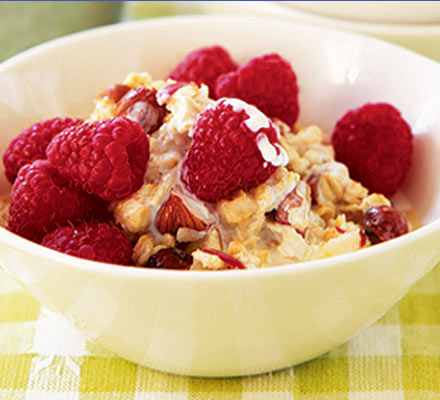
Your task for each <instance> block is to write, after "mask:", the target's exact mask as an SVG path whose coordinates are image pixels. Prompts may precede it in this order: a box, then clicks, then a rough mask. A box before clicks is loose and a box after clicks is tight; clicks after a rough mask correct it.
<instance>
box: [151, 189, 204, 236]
mask: <svg viewBox="0 0 440 400" xmlns="http://www.w3.org/2000/svg"><path fill="white" fill-rule="evenodd" d="M156 227H157V229H158V230H159V232H160V233H162V234H164V233H171V234H172V235H175V234H176V233H177V231H178V229H179V228H190V229H193V230H195V231H205V230H206V228H207V227H208V225H207V223H205V222H204V221H202V220H201V219H200V218H197V217H196V216H195V215H194V214H193V213H191V211H190V210H189V209H188V207H187V206H186V204H185V203H184V201H183V200H182V198H181V197H180V196H178V195H177V194H176V193H175V192H174V191H172V192H171V193H170V196H169V197H168V199H167V200H166V201H165V203H163V204H162V206H161V208H160V209H159V212H158V214H157V217H156Z"/></svg>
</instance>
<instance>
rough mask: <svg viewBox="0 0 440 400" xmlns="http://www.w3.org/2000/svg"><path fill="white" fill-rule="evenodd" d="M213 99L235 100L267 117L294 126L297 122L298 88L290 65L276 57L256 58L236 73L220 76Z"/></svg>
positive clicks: (273, 55) (274, 55) (272, 55)
mask: <svg viewBox="0 0 440 400" xmlns="http://www.w3.org/2000/svg"><path fill="white" fill-rule="evenodd" d="M215 96H216V98H221V97H237V98H239V99H243V100H244V101H246V102H247V103H249V104H252V105H254V106H255V107H257V108H259V109H260V110H261V111H262V112H263V113H264V114H266V115H267V116H268V117H270V118H279V119H280V120H282V121H284V122H285V123H287V124H289V125H290V126H293V125H294V124H295V122H296V120H297V119H298V114H299V105H298V85H297V82H296V75H295V72H294V71H293V69H292V66H291V65H290V64H289V62H287V61H286V60H284V59H283V58H282V57H281V56H279V55H278V54H266V55H264V56H261V57H256V58H253V59H251V60H250V61H248V62H247V63H246V64H244V65H242V66H241V67H240V68H239V69H238V70H236V71H234V72H230V73H228V74H223V75H220V76H219V77H218V78H217V81H216V84H215Z"/></svg>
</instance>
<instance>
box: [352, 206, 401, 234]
mask: <svg viewBox="0 0 440 400" xmlns="http://www.w3.org/2000/svg"><path fill="white" fill-rule="evenodd" d="M361 226H363V228H364V229H365V230H366V233H367V235H368V236H369V238H370V240H371V241H372V242H373V243H377V242H385V241H387V240H391V239H394V238H396V237H399V236H402V235H404V234H405V233H408V230H409V228H408V223H407V221H406V219H405V217H404V216H403V215H402V213H401V212H400V211H398V210H397V209H395V208H394V207H391V206H374V207H370V208H369V209H368V210H367V211H366V212H365V216H364V219H363V220H362V222H361Z"/></svg>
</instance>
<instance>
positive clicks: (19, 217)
mask: <svg viewBox="0 0 440 400" xmlns="http://www.w3.org/2000/svg"><path fill="white" fill-rule="evenodd" d="M3 159H4V163H5V170H6V171H5V172H6V176H7V177H8V179H9V180H11V181H13V182H14V183H13V186H12V190H11V203H10V208H9V220H8V229H9V230H11V231H12V232H14V233H16V234H18V235H20V236H22V237H25V238H28V239H30V240H33V241H36V242H41V243H42V244H43V245H47V246H48V247H51V248H54V249H56V250H59V251H62V252H64V253H67V254H72V255H77V256H79V257H84V258H89V259H92V260H98V261H105V262H109V263H116V264H121V263H122V264H128V263H129V261H130V259H131V251H132V250H131V243H130V241H129V240H128V239H127V238H126V236H125V234H124V233H123V232H122V231H121V230H120V229H118V228H116V227H114V226H111V225H110V224H109V223H108V222H109V221H110V220H111V218H110V217H109V213H107V212H106V210H107V208H108V202H109V201H113V200H117V199H121V198H124V197H127V196H129V195H130V194H132V193H134V192H135V191H136V190H138V189H139V188H140V186H141V185H142V184H143V178H144V175H145V173H146V170H147V166H148V160H149V139H148V136H147V134H146V132H145V131H144V130H143V129H142V127H141V126H140V125H139V124H138V123H137V122H134V121H132V120H130V119H128V118H125V117H115V118H112V119H108V120H103V121H95V122H84V121H81V120H78V119H70V118H54V119H51V120H46V121H42V122H39V123H36V124H34V125H32V126H31V127H30V128H28V129H26V130H25V131H23V132H22V133H21V134H20V135H19V136H18V137H17V138H15V139H14V140H13V141H12V142H11V143H10V145H9V147H8V149H7V150H6V153H5V155H4V157H3ZM16 171H17V172H16ZM96 220H101V221H102V222H100V223H99V224H98V225H97V223H96V222H94V221H96ZM104 221H106V223H104ZM78 224H79V225H78ZM92 239H93V240H92Z"/></svg>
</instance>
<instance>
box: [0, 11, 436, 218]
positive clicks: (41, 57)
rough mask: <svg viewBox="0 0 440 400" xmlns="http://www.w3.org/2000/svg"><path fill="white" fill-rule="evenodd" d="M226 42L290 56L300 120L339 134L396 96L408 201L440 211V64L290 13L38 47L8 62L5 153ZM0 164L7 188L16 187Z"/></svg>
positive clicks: (162, 25) (422, 210) (1, 78)
mask: <svg viewBox="0 0 440 400" xmlns="http://www.w3.org/2000/svg"><path fill="white" fill-rule="evenodd" d="M213 44H220V45H223V46H224V47H225V48H227V49H228V50H229V51H230V52H231V54H232V56H233V57H234V58H235V59H236V60H237V61H238V62H240V63H241V62H245V61H247V60H248V59H250V58H251V57H254V56H258V55H262V54H265V53H269V52H278V53H280V54H281V55H282V56H283V57H285V58H286V59H288V60H289V61H290V62H291V64H292V66H293V68H294V70H295V71H296V74H297V77H298V81H299V86H300V106H301V112H300V123H302V124H317V125H319V126H320V127H321V128H322V129H323V130H324V131H325V132H326V134H328V135H330V134H331V131H332V128H333V126H334V124H335V122H336V121H337V120H338V119H339V118H340V117H341V116H342V115H343V114H344V113H345V112H346V111H347V110H348V109H351V108H355V107H358V106H360V105H362V104H364V103H366V102H390V103H392V104H393V105H395V106H396V107H397V108H398V109H399V110H400V111H401V112H402V114H403V116H404V118H405V119H406V120H407V121H408V122H409V124H410V125H411V127H412V128H413V131H414V133H415V134H416V140H415V154H414V160H413V161H414V162H413V165H412V168H411V171H410V173H409V175H408V177H407V179H406V180H405V182H404V185H403V187H402V190H401V193H400V194H399V196H398V199H399V201H402V199H403V202H409V203H410V204H411V205H412V207H413V208H414V210H415V211H416V213H417V214H418V215H419V217H420V218H421V220H422V222H423V223H429V222H432V221H434V220H436V219H439V217H440V199H439V188H438V178H439V176H438V175H439V172H438V171H440V113H439V112H438V110H440V89H439V88H440V65H439V64H436V63H435V62H432V61H430V60H428V59H426V58H423V57H422V56H419V55H416V54H414V53H411V52H409V51H407V50H404V49H403V48H399V47H396V46H393V45H390V44H388V43H384V42H381V41H378V40H375V39H371V38H367V37H363V36H359V35H354V34H348V33H342V32H338V31H332V30H324V29H320V28H316V27H311V26H307V25H301V24H297V23H292V22H288V21H286V22H283V21H280V20H276V19H274V20H272V19H262V18H258V17H255V18H243V17H219V16H213V17H206V16H204V17H186V18H168V19H158V20H156V21H148V22H145V21H140V22H136V23H127V24H120V25H115V26H111V27H105V28H99V29H95V30H91V31H86V32H82V33H79V34H76V35H72V36H70V37H66V38H62V39H58V40H55V41H52V42H49V43H47V44H45V45H42V46H38V47H36V48H34V49H31V50H29V51H27V52H25V53H23V54H21V55H19V56H17V57H14V58H12V59H10V60H8V61H7V62H5V63H3V64H2V65H1V66H0V88H1V90H0V130H1V135H0V152H1V153H3V151H4V150H5V148H6V146H7V145H8V143H9V141H10V140H11V138H13V137H15V136H16V135H18V134H19V133H20V131H21V130H23V129H24V128H26V127H27V126H29V125H30V124H31V123H33V122H35V121H37V120H41V119H45V118H50V117H54V116H57V115H69V116H80V117H87V116H88V115H89V114H90V112H91V111H92V109H93V100H94V98H95V97H96V96H97V94H98V93H99V92H100V91H101V90H102V89H103V88H105V87H107V86H108V85H109V84H111V83H115V82H120V81H121V80H123V79H124V77H125V76H126V75H127V74H128V73H129V72H137V71H148V72H149V73H150V74H151V75H152V76H153V77H154V78H157V79H159V78H165V77H166V76H167V73H168V72H169V71H170V70H171V69H172V67H173V66H174V65H175V64H176V63H177V62H178V61H179V60H180V59H181V58H182V57H183V56H184V55H185V54H186V53H187V52H188V51H190V50H193V49H195V48H197V47H200V46H206V45H213ZM9 188H10V187H9V184H8V183H7V182H6V180H5V178H4V174H3V165H1V167H0V191H1V192H2V193H5V192H7V191H8V190H9Z"/></svg>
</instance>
